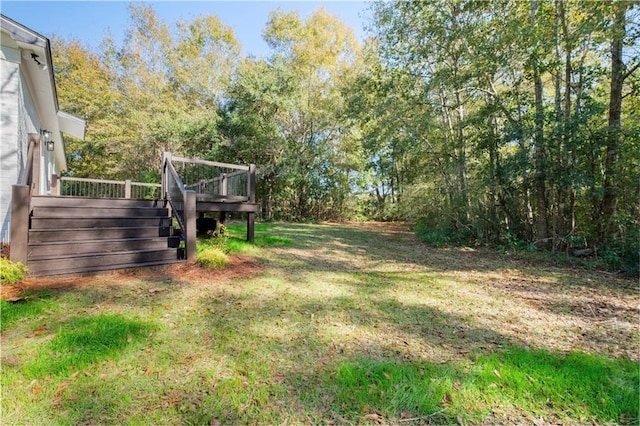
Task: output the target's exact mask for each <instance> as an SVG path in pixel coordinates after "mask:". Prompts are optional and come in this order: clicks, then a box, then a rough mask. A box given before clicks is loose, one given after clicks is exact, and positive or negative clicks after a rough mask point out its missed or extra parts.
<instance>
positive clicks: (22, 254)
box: [9, 185, 31, 265]
mask: <svg viewBox="0 0 640 426" xmlns="http://www.w3.org/2000/svg"><path fill="white" fill-rule="evenodd" d="M30 192H31V188H30V187H29V185H13V186H12V187H11V228H10V230H11V250H10V254H9V257H10V259H11V260H12V261H13V262H21V263H23V264H25V265H26V264H27V243H28V241H29V205H30V199H31V194H30Z"/></svg>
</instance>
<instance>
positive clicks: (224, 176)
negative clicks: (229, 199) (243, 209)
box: [220, 173, 228, 197]
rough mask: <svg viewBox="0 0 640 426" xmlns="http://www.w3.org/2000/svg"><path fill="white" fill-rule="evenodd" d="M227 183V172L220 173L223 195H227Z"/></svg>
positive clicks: (221, 192) (221, 193)
mask: <svg viewBox="0 0 640 426" xmlns="http://www.w3.org/2000/svg"><path fill="white" fill-rule="evenodd" d="M227 185H228V180H227V174H226V173H223V174H221V175H220V195H222V196H223V197H226V196H227Z"/></svg>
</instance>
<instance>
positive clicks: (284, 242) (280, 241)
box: [197, 223, 293, 255]
mask: <svg viewBox="0 0 640 426" xmlns="http://www.w3.org/2000/svg"><path fill="white" fill-rule="evenodd" d="M273 226H274V225H272V224H267V223H258V224H256V226H255V239H254V242H253V243H250V242H248V241H247V240H246V236H247V228H246V225H244V224H238V223H232V224H230V225H228V226H227V227H226V229H227V234H226V235H225V236H222V237H212V238H202V239H199V240H198V245H197V250H198V252H201V251H202V250H204V249H205V248H209V247H215V248H219V249H221V250H222V251H224V252H225V253H227V254H246V255H257V254H259V252H260V249H261V248H268V247H284V246H291V245H293V241H292V240H291V239H290V238H287V237H283V236H281V235H276V234H274V233H273V232H272V231H271V230H272V229H273Z"/></svg>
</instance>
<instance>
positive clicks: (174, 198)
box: [162, 153, 197, 260]
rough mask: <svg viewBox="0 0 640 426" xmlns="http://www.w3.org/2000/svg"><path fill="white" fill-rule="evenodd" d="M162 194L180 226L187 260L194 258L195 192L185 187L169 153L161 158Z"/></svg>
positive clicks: (195, 233)
mask: <svg viewBox="0 0 640 426" xmlns="http://www.w3.org/2000/svg"><path fill="white" fill-rule="evenodd" d="M162 194H163V197H164V198H165V199H166V200H167V202H168V204H169V207H170V208H171V214H172V216H173V217H175V218H176V220H177V221H178V223H179V224H180V227H181V228H182V235H183V237H184V242H185V246H184V251H185V253H184V254H185V258H186V259H187V260H195V258H196V236H197V229H196V193H195V191H193V190H189V189H187V187H186V185H185V184H184V182H183V181H182V178H181V177H180V175H179V174H178V172H177V171H176V169H175V167H174V166H173V163H172V162H171V154H170V153H165V154H164V155H163V158H162Z"/></svg>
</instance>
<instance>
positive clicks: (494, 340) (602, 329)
mask: <svg viewBox="0 0 640 426" xmlns="http://www.w3.org/2000/svg"><path fill="white" fill-rule="evenodd" d="M231 231H232V232H233V231H234V229H233V227H231ZM235 231H236V232H237V233H238V235H241V234H242V230H237V229H236V230H235ZM232 235H233V234H232ZM256 236H257V239H256V243H257V244H256V245H255V246H249V245H247V244H246V243H242V242H241V241H240V240H238V239H234V238H231V240H230V241H229V242H228V244H229V247H232V249H231V251H232V254H231V263H230V264H229V265H228V266H227V268H225V269H223V270H216V271H212V270H207V269H202V268H199V267H198V266H196V265H192V264H182V265H178V266H175V267H169V268H166V269H159V270H155V271H153V270H152V271H150V270H143V271H128V272H121V273H117V274H110V275H103V276H98V277H88V278H55V279H54V278H51V279H39V280H36V279H29V280H27V281H26V282H25V283H24V284H22V288H21V289H20V290H21V293H20V296H21V297H22V298H23V300H20V301H17V302H8V301H5V300H2V302H1V303H2V305H1V308H2V310H1V319H2V322H1V329H2V358H1V361H2V413H1V419H2V420H1V421H2V424H3V425H13V424H29V425H45V424H46V425H55V424H65V425H66V424H118V425H121V424H188V425H223V424H234V425H235V424H260V425H262V424H289V425H292V424H361V423H362V424H400V425H403V424H407V425H418V424H423V425H424V424H536V425H541V424H548V423H553V424H558V423H559V424H603V423H607V424H638V415H639V414H638V405H639V398H640V397H639V386H640V385H639V383H640V373H639V368H640V367H639V366H640V364H639V357H640V334H639V319H640V318H639V304H640V297H639V294H638V289H637V282H635V281H627V280H623V279H620V278H617V277H614V276H611V275H608V274H603V273H598V272H593V271H583V270H573V269H564V268H559V267H555V266H553V265H551V264H545V263H540V262H538V263H535V264H532V263H531V262H527V261H525V260H519V259H515V258H513V257H511V256H509V255H504V254H502V255H501V254H497V253H495V252H491V251H485V250H481V249H478V250H476V249H470V248H467V249H447V248H440V249H435V248H428V247H426V246H424V245H421V244H420V243H418V242H417V241H416V240H415V238H414V236H413V235H412V234H411V232H409V230H408V229H406V228H405V227H403V226H401V225H382V224H367V225H356V224H352V225H292V224H275V225H268V226H267V225H264V224H259V225H258V227H257V234H256ZM200 244H201V247H203V246H206V245H207V244H209V243H205V242H201V243H200ZM233 253H236V254H233ZM11 291H15V288H13V289H12V288H11V287H9V286H4V287H3V293H4V295H5V296H6V295H7V294H9V293H10V292H11Z"/></svg>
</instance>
